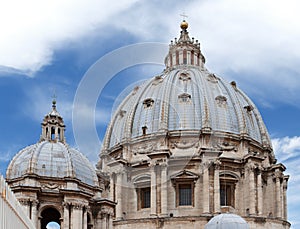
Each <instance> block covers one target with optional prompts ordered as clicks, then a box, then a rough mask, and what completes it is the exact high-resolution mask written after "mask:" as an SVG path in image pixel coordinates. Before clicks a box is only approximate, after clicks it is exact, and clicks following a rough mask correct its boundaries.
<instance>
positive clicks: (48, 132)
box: [41, 99, 66, 143]
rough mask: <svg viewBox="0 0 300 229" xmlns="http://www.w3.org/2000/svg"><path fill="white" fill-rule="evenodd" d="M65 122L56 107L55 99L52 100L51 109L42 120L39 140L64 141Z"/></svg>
mask: <svg viewBox="0 0 300 229" xmlns="http://www.w3.org/2000/svg"><path fill="white" fill-rule="evenodd" d="M65 127H66V126H65V124H64V121H63V118H62V117H61V115H60V114H59V113H58V111H57V109H56V100H55V99H53V101H52V110H51V111H50V112H49V113H48V114H46V115H45V117H44V119H43V122H42V135H41V141H43V140H47V141H53V142H63V143H64V142H65Z"/></svg>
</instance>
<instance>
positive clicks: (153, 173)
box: [150, 164, 156, 216]
mask: <svg viewBox="0 0 300 229" xmlns="http://www.w3.org/2000/svg"><path fill="white" fill-rule="evenodd" d="M150 173H151V197H150V199H151V213H150V214H151V215H152V216H156V171H155V165H154V164H153V165H151V168H150Z"/></svg>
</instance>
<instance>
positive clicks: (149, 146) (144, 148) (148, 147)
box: [132, 144, 154, 154]
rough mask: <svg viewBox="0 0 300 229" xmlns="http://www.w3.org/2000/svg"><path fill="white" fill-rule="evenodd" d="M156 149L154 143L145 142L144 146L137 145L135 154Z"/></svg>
mask: <svg viewBox="0 0 300 229" xmlns="http://www.w3.org/2000/svg"><path fill="white" fill-rule="evenodd" d="M153 150H154V146H153V144H145V145H143V146H139V147H137V148H136V149H135V150H134V149H133V150H132V151H133V153H134V154H147V153H150V152H152V151H153Z"/></svg>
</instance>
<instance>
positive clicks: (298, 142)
mask: <svg viewBox="0 0 300 229" xmlns="http://www.w3.org/2000/svg"><path fill="white" fill-rule="evenodd" d="M272 143H273V149H274V152H275V155H276V157H277V158H278V162H282V163H284V165H285V166H286V168H287V170H286V172H285V174H287V175H290V179H289V183H288V211H289V214H288V218H289V219H292V220H291V223H292V228H299V226H300V218H299V214H298V211H299V203H300V196H299V190H300V174H299V169H300V136H294V137H288V136H286V137H283V138H276V139H273V140H272Z"/></svg>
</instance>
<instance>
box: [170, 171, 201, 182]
mask: <svg viewBox="0 0 300 229" xmlns="http://www.w3.org/2000/svg"><path fill="white" fill-rule="evenodd" d="M198 178H199V175H197V174H195V173H192V172H190V171H186V170H183V171H181V172H179V173H177V174H175V175H173V176H171V180H172V181H173V182H180V181H195V180H197V179H198Z"/></svg>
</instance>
